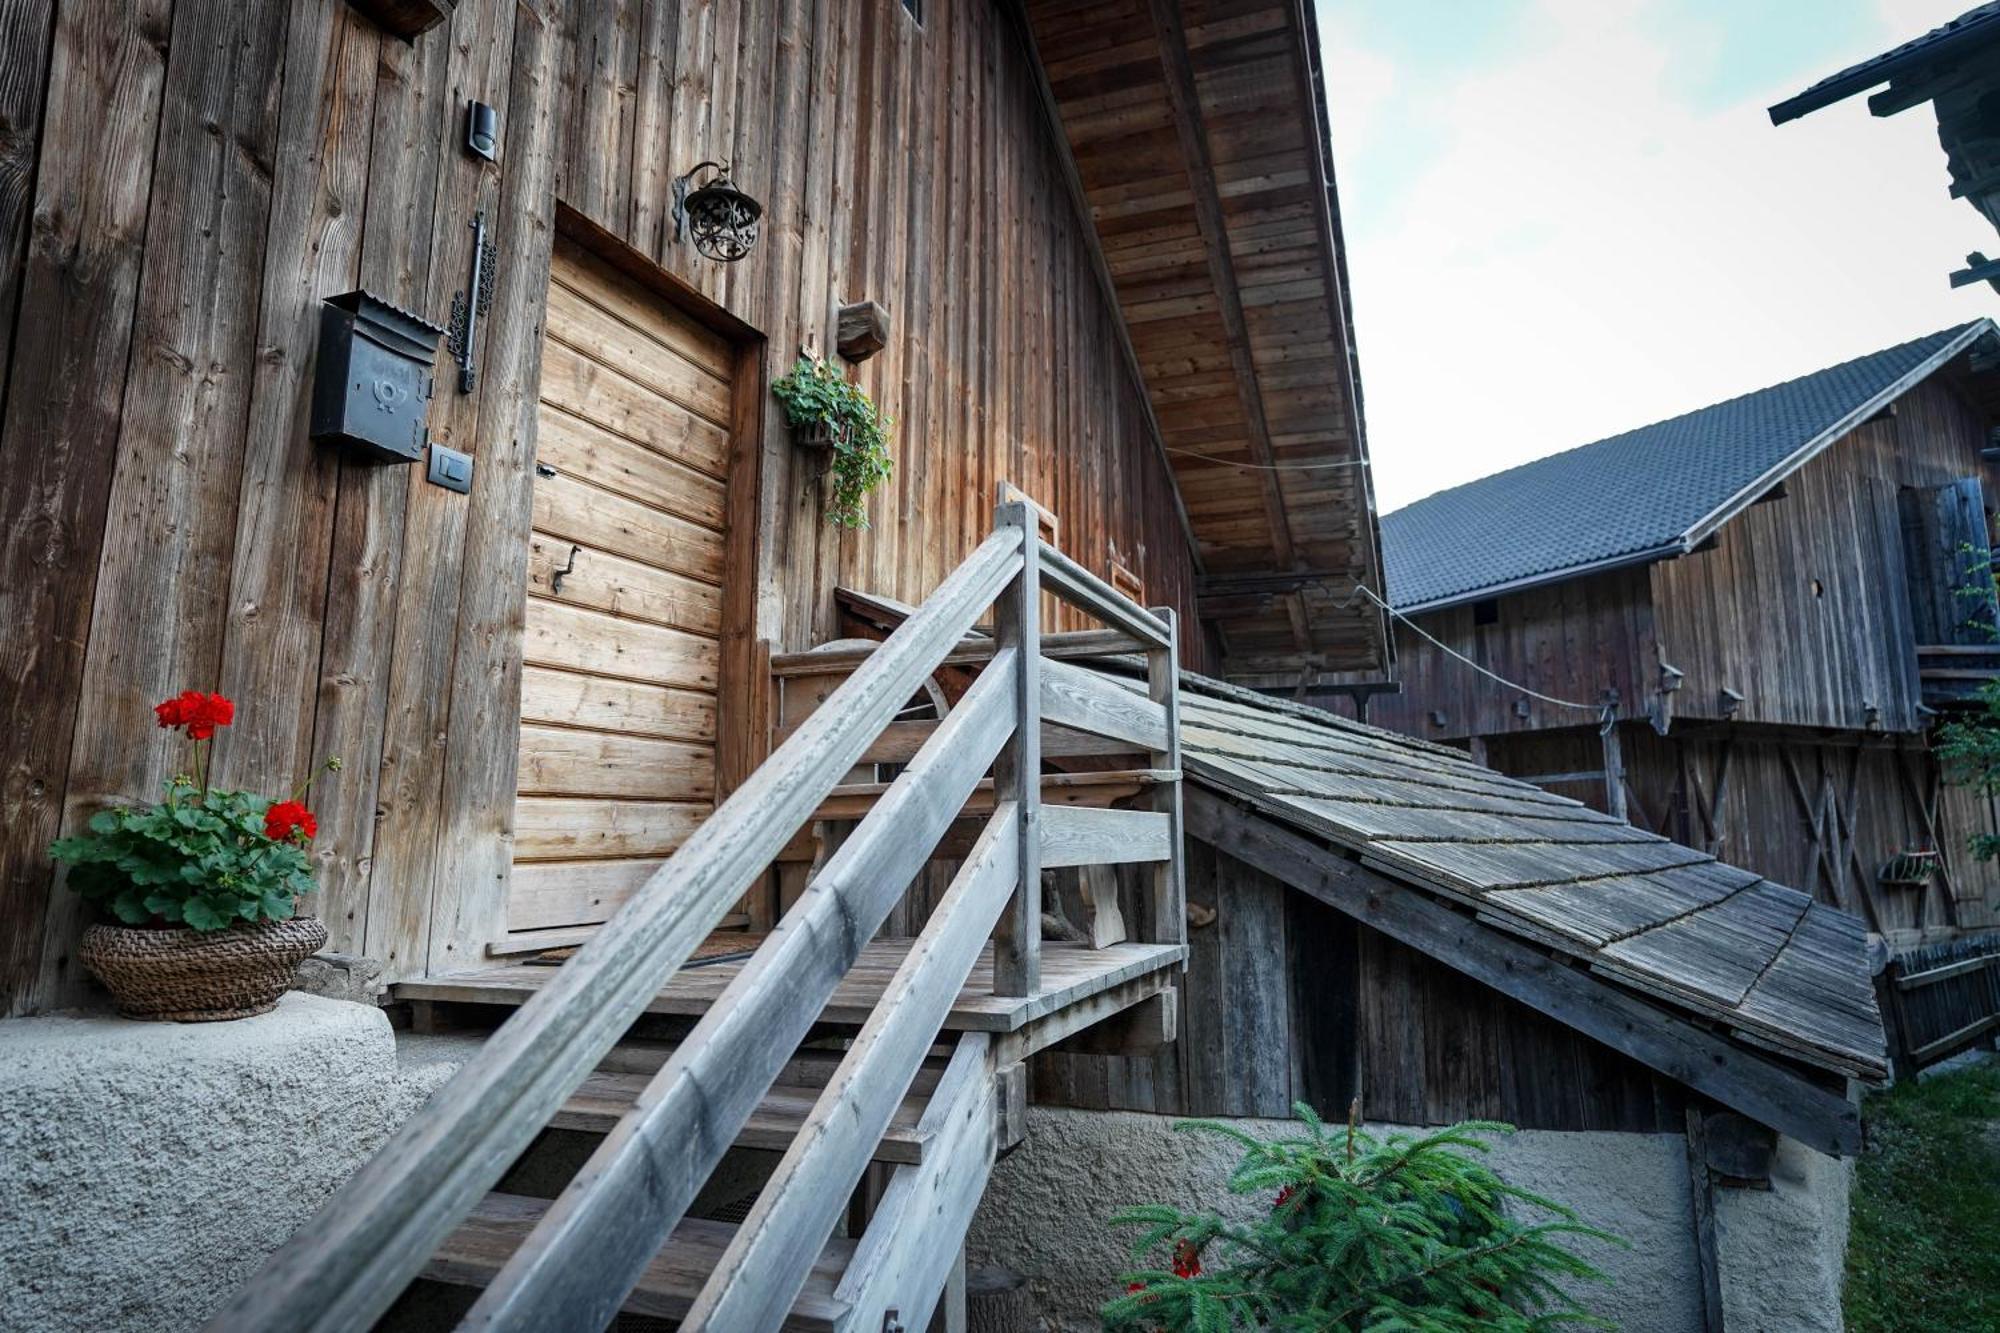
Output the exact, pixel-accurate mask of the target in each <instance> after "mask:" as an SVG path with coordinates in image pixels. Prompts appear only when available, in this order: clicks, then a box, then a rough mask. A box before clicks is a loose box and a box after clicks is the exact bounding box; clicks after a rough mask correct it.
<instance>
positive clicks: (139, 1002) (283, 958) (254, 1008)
mask: <svg viewBox="0 0 2000 1333" xmlns="http://www.w3.org/2000/svg"><path fill="white" fill-rule="evenodd" d="M325 943H326V927H325V926H323V925H321V924H320V922H319V921H318V920H317V919H316V918H314V917H309V916H297V917H293V918H292V919H291V920H289V921H258V922H255V923H252V924H248V925H237V926H231V927H230V928H229V929H227V930H217V931H208V932H203V931H197V930H189V929H187V928H186V927H184V926H174V927H167V928H165V929H150V930H149V929H144V928H139V927H133V926H106V925H95V926H92V927H90V928H89V929H88V930H86V931H85V932H84V934H83V944H82V946H81V947H80V948H79V949H78V950H77V956H78V957H80V958H81V959H83V965H84V966H85V967H87V968H89V969H90V971H91V974H92V975H94V976H95V977H96V978H97V979H98V980H99V981H101V982H103V983H104V984H105V986H106V988H108V989H109V990H110V992H111V998H112V999H113V1000H115V1001H116V1002H117V1004H118V1012H119V1013H121V1014H123V1015H125V1016H126V1017H127V1018H148V1019H155V1020H160V1021H172V1022H178V1023H213V1022H216V1021H218V1020H221V1019H225V1018H249V1017H250V1016H251V1015H253V1014H262V1013H268V1012H270V1010H271V1009H272V1008H274V1007H275V1006H276V1005H277V1003H278V997H279V996H281V995H283V994H284V993H285V992H286V991H288V990H290V989H291V988H292V981H293V979H294V978H295V977H296V976H297V975H298V970H299V964H300V963H302V962H304V961H305V960H306V959H307V958H309V957H311V956H312V955H313V954H315V953H317V952H319V949H320V947H321V946H322V945H324V944H325Z"/></svg>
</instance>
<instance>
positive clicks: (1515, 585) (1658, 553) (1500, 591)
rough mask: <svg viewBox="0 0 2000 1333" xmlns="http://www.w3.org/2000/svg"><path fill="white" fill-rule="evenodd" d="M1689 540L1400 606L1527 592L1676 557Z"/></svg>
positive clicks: (1442, 605)
mask: <svg viewBox="0 0 2000 1333" xmlns="http://www.w3.org/2000/svg"><path fill="white" fill-rule="evenodd" d="M1688 546H1689V543H1688V542H1686V541H1685V540H1683V539H1680V538H1676V539H1675V540H1673V541H1670V542H1666V543H1664V544H1662V545H1659V546H1649V547H1647V548H1646V549H1644V550H1642V551H1628V552H1626V553H1624V554H1622V555H1611V556H1605V557H1604V558H1603V559H1601V560H1591V561H1587V562H1585V563H1583V564H1580V565H1565V566H1564V567H1563V568H1561V569H1551V570H1547V571H1544V572H1543V573H1540V574H1524V575H1522V576H1521V577H1520V578H1517V579H1508V580H1507V581H1506V582H1504V583H1489V584H1486V585H1484V586H1482V587H1478V588H1469V589H1467V590H1466V591H1464V592H1455V593H1452V594H1450V595H1449V596H1445V597H1433V598H1431V599H1430V600H1429V601H1427V602H1412V603H1410V604H1409V605H1407V606H1399V607H1397V608H1396V614H1397V615H1399V616H1421V615H1428V614H1429V613H1431V612H1432V611H1448V610H1450V609H1451V608H1452V607H1454V606H1464V605H1466V604H1467V603H1468V602H1483V601H1486V600H1488V599H1489V598H1493V597H1505V596H1507V595H1508V594H1509V593H1517V592H1527V591H1528V590H1530V589H1532V588H1543V587H1547V586H1548V585H1549V584H1552V583H1567V582H1569V581H1570V580H1571V579H1580V578H1582V577H1583V576H1584V575H1586V574H1608V573H1610V572H1611V571H1612V570H1614V569H1628V568H1630V567H1631V566H1633V565H1650V564H1653V563H1655V562H1657V561H1660V560H1672V559H1674V558H1676V557H1678V556H1683V555H1686V554H1687V553H1688Z"/></svg>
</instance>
